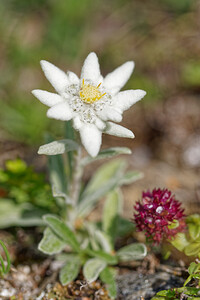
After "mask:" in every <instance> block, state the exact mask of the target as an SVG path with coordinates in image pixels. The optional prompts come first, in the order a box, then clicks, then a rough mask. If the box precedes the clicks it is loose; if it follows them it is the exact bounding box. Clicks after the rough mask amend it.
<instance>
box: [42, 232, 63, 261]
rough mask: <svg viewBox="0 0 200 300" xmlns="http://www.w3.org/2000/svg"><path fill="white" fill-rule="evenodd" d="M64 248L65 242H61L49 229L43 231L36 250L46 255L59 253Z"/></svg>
mask: <svg viewBox="0 0 200 300" xmlns="http://www.w3.org/2000/svg"><path fill="white" fill-rule="evenodd" d="M65 247H66V242H65V241H63V240H61V239H60V238H59V237H58V236H57V235H56V234H55V233H54V232H53V231H52V230H51V229H50V228H49V227H47V228H46V229H45V231H44V235H43V238H42V240H41V241H40V243H39V245H38V249H39V250H40V251H42V252H43V253H46V254H49V255H51V254H56V253H60V252H61V251H62V250H63V249H64V248H65Z"/></svg>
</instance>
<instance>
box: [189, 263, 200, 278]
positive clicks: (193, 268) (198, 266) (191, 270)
mask: <svg viewBox="0 0 200 300" xmlns="http://www.w3.org/2000/svg"><path fill="white" fill-rule="evenodd" d="M199 269H200V264H196V263H195V262H192V263H191V264H190V266H189V268H188V273H189V274H190V275H191V274H193V273H196V272H197V271H199Z"/></svg>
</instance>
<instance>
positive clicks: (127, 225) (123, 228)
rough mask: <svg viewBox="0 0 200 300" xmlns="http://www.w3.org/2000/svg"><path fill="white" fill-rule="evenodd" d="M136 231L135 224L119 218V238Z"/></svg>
mask: <svg viewBox="0 0 200 300" xmlns="http://www.w3.org/2000/svg"><path fill="white" fill-rule="evenodd" d="M134 230H135V224H134V223H132V222H130V221H129V220H127V219H125V218H122V217H119V226H118V232H117V235H118V237H124V236H126V235H127V234H129V233H131V232H133V231H134Z"/></svg>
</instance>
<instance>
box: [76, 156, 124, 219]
mask: <svg viewBox="0 0 200 300" xmlns="http://www.w3.org/2000/svg"><path fill="white" fill-rule="evenodd" d="M125 167H126V163H125V161H124V160H114V161H111V162H109V163H106V164H104V165H103V166H102V167H100V168H99V169H98V170H97V172H96V173H95V174H94V176H93V177H92V179H91V181H90V182H89V183H88V185H87V187H86V189H85V191H84V192H83V194H82V196H81V199H80V203H79V207H78V211H77V214H78V216H81V217H82V216H85V215H87V214H88V213H89V212H90V211H91V210H92V209H93V207H94V205H95V204H96V202H97V200H99V199H100V198H101V197H103V196H105V195H106V194H107V193H108V192H110V191H111V190H113V189H114V188H115V187H116V186H117V185H118V183H119V179H120V178H121V177H122V175H123V172H124V170H125Z"/></svg>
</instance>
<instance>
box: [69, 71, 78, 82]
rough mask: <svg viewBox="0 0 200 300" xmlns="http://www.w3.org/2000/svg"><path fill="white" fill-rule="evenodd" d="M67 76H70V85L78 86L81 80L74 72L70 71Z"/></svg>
mask: <svg viewBox="0 0 200 300" xmlns="http://www.w3.org/2000/svg"><path fill="white" fill-rule="evenodd" d="M67 76H68V79H69V82H70V84H78V83H79V81H80V79H79V78H78V76H77V75H76V74H75V73H74V72H71V71H68V72H67Z"/></svg>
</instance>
